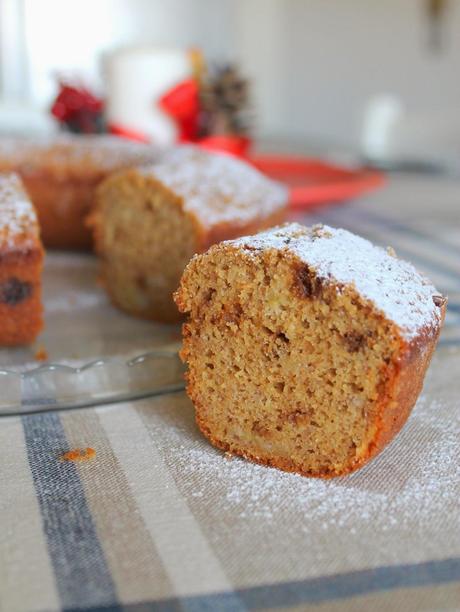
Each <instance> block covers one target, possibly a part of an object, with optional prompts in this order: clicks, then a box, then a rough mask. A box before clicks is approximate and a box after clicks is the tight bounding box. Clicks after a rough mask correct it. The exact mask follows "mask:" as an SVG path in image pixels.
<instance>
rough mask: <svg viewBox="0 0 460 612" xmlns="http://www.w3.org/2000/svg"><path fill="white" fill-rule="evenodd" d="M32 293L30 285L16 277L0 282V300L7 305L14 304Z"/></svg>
mask: <svg viewBox="0 0 460 612" xmlns="http://www.w3.org/2000/svg"><path fill="white" fill-rule="evenodd" d="M31 294H32V285H31V284H30V283H27V282H24V281H20V280H19V279H18V278H10V279H8V280H7V281H5V282H3V283H0V302H1V303H3V304H8V306H16V304H19V303H21V302H23V301H24V300H26V299H27V298H28V297H30V295H31Z"/></svg>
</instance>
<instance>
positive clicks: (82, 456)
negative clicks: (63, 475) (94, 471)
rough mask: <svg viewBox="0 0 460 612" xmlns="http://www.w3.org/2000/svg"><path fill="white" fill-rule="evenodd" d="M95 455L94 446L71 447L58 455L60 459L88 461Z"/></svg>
mask: <svg viewBox="0 0 460 612" xmlns="http://www.w3.org/2000/svg"><path fill="white" fill-rule="evenodd" d="M95 456H96V451H95V450H94V448H90V447H88V448H73V449H71V450H69V451H67V452H66V453H63V454H62V455H61V456H60V460H61V461H90V460H91V459H94V457H95Z"/></svg>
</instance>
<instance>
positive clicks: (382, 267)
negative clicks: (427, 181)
mask: <svg viewBox="0 0 460 612" xmlns="http://www.w3.org/2000/svg"><path fill="white" fill-rule="evenodd" d="M229 243H230V244H233V245H236V246H239V247H243V248H245V247H249V248H250V249H251V250H249V251H248V253H249V254H251V253H252V254H253V255H254V256H257V250H264V249H277V250H283V251H287V252H290V253H292V254H294V255H295V256H296V257H298V258H299V259H300V260H301V261H302V262H304V263H305V264H307V265H308V266H309V267H310V268H312V269H314V270H315V271H316V274H317V275H318V276H319V277H321V278H322V279H323V280H324V281H325V282H328V281H330V282H334V283H338V284H339V285H340V284H343V285H348V284H352V285H354V286H355V288H356V290H357V291H358V293H359V294H360V295H361V296H362V297H363V298H365V299H367V300H370V301H371V302H372V303H373V304H374V305H375V306H376V307H377V308H378V309H379V310H380V311H382V312H383V313H384V314H385V316H386V317H387V318H388V319H389V320H391V321H392V322H393V323H395V324H396V325H397V326H398V327H399V328H400V329H401V331H402V333H403V335H404V336H405V337H406V338H407V339H411V338H413V337H415V336H416V335H417V334H418V333H419V332H420V330H421V329H422V328H433V329H436V328H437V327H438V325H439V324H440V321H441V308H440V307H439V306H436V304H435V301H437V298H436V296H438V297H441V296H439V292H438V291H437V290H436V289H435V287H434V286H433V285H432V284H431V283H430V282H429V281H428V280H427V279H426V278H424V277H423V276H422V275H421V274H419V273H418V272H417V270H416V269H415V268H414V267H413V266H412V264H410V263H408V262H406V261H403V260H401V259H398V258H396V257H395V256H394V255H393V254H392V253H391V251H390V252H387V251H385V250H384V249H382V248H380V247H376V246H374V245H373V244H371V243H370V242H369V241H368V240H365V239H364V238H361V237H359V236H355V235H354V234H351V233H350V232H348V231H346V230H343V229H335V228H332V227H328V226H317V227H313V228H310V229H309V228H306V227H304V226H302V225H299V224H297V223H291V224H287V225H284V226H282V227H278V228H274V229H271V230H268V231H266V232H262V233H260V234H257V235H255V236H250V237H247V238H239V239H237V240H234V241H230V242H229ZM229 243H227V244H229ZM254 249H255V250H254ZM433 297H434V298H435V301H433Z"/></svg>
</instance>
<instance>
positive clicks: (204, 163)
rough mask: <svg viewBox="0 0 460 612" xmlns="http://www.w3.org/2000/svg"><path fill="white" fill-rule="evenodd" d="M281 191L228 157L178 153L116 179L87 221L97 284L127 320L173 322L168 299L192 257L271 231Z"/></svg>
mask: <svg viewBox="0 0 460 612" xmlns="http://www.w3.org/2000/svg"><path fill="white" fill-rule="evenodd" d="M286 205H287V190H286V189H285V188H284V187H282V186H281V185H279V184H278V183H275V182H273V181H271V180H269V179H267V178H266V177H265V176H263V175H262V174H261V173H260V172H258V171H257V170H255V169H254V168H253V167H251V166H250V165H249V164H247V163H245V162H243V161H240V160H237V159H236V158H234V157H231V156H229V155H224V154H219V153H208V152H205V151H202V150H200V149H197V148H194V147H189V146H184V147H178V148H176V149H174V150H171V151H170V152H169V153H167V154H166V155H164V156H163V158H162V159H161V161H160V162H159V163H157V164H155V165H153V166H139V167H137V168H134V169H131V170H127V171H123V172H118V173H116V174H115V175H112V176H111V177H109V178H108V179H107V180H106V181H104V183H103V184H102V185H101V186H100V188H99V189H98V191H97V197H96V205H95V210H94V212H93V214H92V215H91V217H90V224H91V225H92V227H93V228H94V236H95V244H96V250H97V252H98V253H99V255H100V256H101V259H102V279H103V282H104V283H105V285H106V287H107V289H108V291H109V293H110V295H111V296H112V299H113V301H114V303H115V304H117V305H118V306H120V307H121V308H123V309H124V310H126V311H128V312H129V313H131V314H134V315H138V316H142V317H146V318H151V319H156V320H160V321H167V322H172V321H177V320H179V318H180V315H179V312H178V311H177V308H176V307H175V305H174V302H173V299H172V294H173V292H174V291H175V290H176V289H177V287H178V285H179V280H180V277H181V274H182V272H183V270H184V268H185V266H186V264H187V263H188V261H189V260H190V259H191V257H192V256H193V255H194V254H195V253H199V252H202V251H204V250H206V249H207V248H208V247H209V246H210V245H211V244H213V243H215V242H218V241H220V240H223V239H227V238H233V237H235V236H241V235H243V234H245V233H249V232H252V231H257V230H258V229H261V228H264V227H269V226H271V225H276V224H277V223H279V222H280V220H281V219H282V218H283V217H284V212H285V209H286Z"/></svg>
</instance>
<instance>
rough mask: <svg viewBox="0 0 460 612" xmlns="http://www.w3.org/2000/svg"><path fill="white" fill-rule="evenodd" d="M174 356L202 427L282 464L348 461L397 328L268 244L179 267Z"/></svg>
mask: <svg viewBox="0 0 460 612" xmlns="http://www.w3.org/2000/svg"><path fill="white" fill-rule="evenodd" d="M186 275H187V280H186V282H185V283H183V290H182V291H183V293H182V295H181V300H182V301H183V302H184V306H185V308H186V309H188V310H189V311H191V312H190V319H191V322H190V323H188V324H187V325H186V327H185V330H184V334H185V345H184V346H185V348H184V350H183V356H184V358H185V359H186V360H187V361H188V362H189V389H190V392H191V394H192V399H193V401H194V404H195V407H196V410H197V421H198V424H199V425H200V427H201V429H202V430H203V432H204V433H205V434H206V435H208V437H209V438H210V439H211V440H212V441H213V442H214V443H215V444H217V445H218V446H220V447H221V448H223V449H224V450H228V451H230V452H232V451H233V452H236V453H239V454H243V455H244V456H247V457H249V458H253V459H255V460H261V461H263V462H266V463H268V464H276V465H278V467H283V468H284V469H288V470H289V469H292V470H296V471H300V472H302V473H304V474H308V475H327V474H329V475H331V476H333V475H334V474H336V473H341V472H344V471H348V470H349V469H352V467H353V465H354V464H355V463H356V462H357V461H359V459H360V458H361V457H362V456H365V455H367V453H368V450H369V444H370V443H371V440H373V439H374V438H375V433H376V428H377V427H378V423H379V418H378V415H379V407H380V405H381V403H383V402H384V401H385V402H386V401H388V397H387V396H386V394H387V393H388V388H387V387H388V384H387V381H388V380H389V377H390V375H391V374H392V372H391V368H393V367H394V366H393V365H392V363H393V360H394V358H395V356H396V354H397V351H398V350H399V340H398V335H397V330H396V329H395V328H394V327H393V325H392V324H391V323H389V322H388V321H387V320H386V319H385V318H384V317H383V316H380V315H379V314H378V312H377V311H376V310H375V308H374V307H372V305H370V304H369V303H366V301H364V300H362V299H361V298H360V297H359V295H358V294H357V293H356V292H355V291H354V290H353V288H352V287H350V286H347V287H343V286H338V285H334V284H332V283H325V282H324V281H323V280H322V279H321V278H317V277H316V275H315V272H314V270H312V269H310V268H309V267H308V266H307V265H305V264H304V263H302V262H300V261H299V260H296V258H295V257H291V258H289V257H286V256H281V254H280V253H279V252H278V251H276V250H268V251H265V252H261V253H260V254H259V256H254V254H251V253H249V254H248V253H245V252H243V251H241V250H239V249H235V250H234V251H231V250H228V251H227V252H226V258H225V262H224V263H223V262H222V259H221V255H220V254H219V253H218V251H217V252H215V255H210V254H208V255H207V256H206V259H202V260H201V262H200V264H199V265H197V266H193V265H192V266H189V268H188V270H187V272H186Z"/></svg>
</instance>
